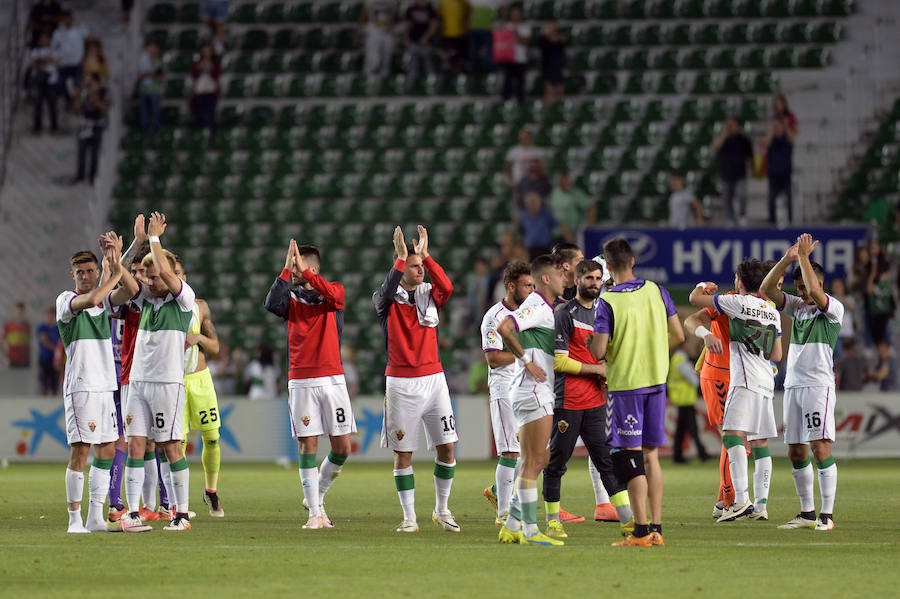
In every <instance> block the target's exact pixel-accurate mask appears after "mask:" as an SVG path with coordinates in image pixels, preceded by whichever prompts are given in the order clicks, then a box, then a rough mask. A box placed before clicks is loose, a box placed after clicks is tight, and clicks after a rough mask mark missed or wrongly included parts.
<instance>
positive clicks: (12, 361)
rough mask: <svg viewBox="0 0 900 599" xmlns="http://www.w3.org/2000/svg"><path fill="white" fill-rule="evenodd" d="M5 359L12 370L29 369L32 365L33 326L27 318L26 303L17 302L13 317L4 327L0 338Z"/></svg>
mask: <svg viewBox="0 0 900 599" xmlns="http://www.w3.org/2000/svg"><path fill="white" fill-rule="evenodd" d="M0 341H2V343H0V346H2V348H3V357H4V358H6V363H7V364H9V365H10V366H11V367H12V368H28V366H29V365H30V364H31V325H30V324H29V323H28V320H26V318H25V304H24V302H17V303H16V309H15V312H14V313H13V317H12V318H10V319H9V320H7V321H6V323H5V324H4V325H3V336H2V338H0Z"/></svg>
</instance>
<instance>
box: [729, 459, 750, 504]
mask: <svg viewBox="0 0 900 599" xmlns="http://www.w3.org/2000/svg"><path fill="white" fill-rule="evenodd" d="M728 467H729V468H730V469H731V484H732V485H733V486H734V502H735V503H737V504H740V505H743V504H745V503H747V502H748V501H749V500H750V497H749V493H748V489H747V452H746V450H744V446H743V445H735V446H734V447H729V448H728Z"/></svg>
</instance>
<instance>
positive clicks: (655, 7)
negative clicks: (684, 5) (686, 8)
mask: <svg viewBox="0 0 900 599" xmlns="http://www.w3.org/2000/svg"><path fill="white" fill-rule="evenodd" d="M649 4H650V16H651V17H653V18H654V19H674V18H675V17H676V16H678V15H677V12H676V6H675V4H676V3H675V2H651V3H649Z"/></svg>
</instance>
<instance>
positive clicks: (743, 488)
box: [57, 213, 843, 546]
mask: <svg viewBox="0 0 900 599" xmlns="http://www.w3.org/2000/svg"><path fill="white" fill-rule="evenodd" d="M165 228H166V221H165V216H164V215H161V214H159V213H153V214H152V215H151V216H150V219H149V226H148V228H147V230H146V232H145V229H144V217H143V216H142V215H140V216H138V217H137V218H136V220H135V239H134V242H133V243H132V245H131V247H129V249H128V251H126V252H125V253H124V254H123V253H122V246H123V243H122V239H121V238H120V237H118V236H117V235H116V234H115V233H112V232H110V233H107V234H105V235H104V236H102V237H101V239H100V246H101V250H102V252H103V258H102V267H103V268H102V273H101V270H100V266H101V261H98V259H97V257H96V256H95V255H94V254H93V253H92V252H79V253H77V254H75V255H74V256H73V257H72V259H71V266H72V276H73V278H74V280H75V283H76V286H75V290H74V291H66V292H63V293H62V294H60V296H59V297H58V298H57V321H58V326H59V329H60V334H61V337H62V339H63V343H64V345H65V349H66V355H67V364H66V371H65V384H64V403H65V414H66V429H67V435H68V440H69V443H70V445H71V447H72V450H71V457H70V461H69V465H68V468H67V470H66V494H67V502H68V505H69V527H68V531H69V532H73V533H77V532H96V531H106V530H110V531H124V532H145V531H149V530H151V526H150V525H149V524H147V522H152V521H157V520H160V519H161V518H162V519H167V520H170V522H169V523H168V525H167V526H165V530H167V531H184V530H189V529H190V528H191V523H190V520H191V517H192V516H193V513H192V512H191V511H190V510H189V506H188V499H189V493H188V479H189V470H188V465H187V462H186V460H185V457H184V440H185V438H186V433H187V431H188V430H191V429H199V430H200V432H201V435H202V439H203V454H202V464H203V467H204V472H205V475H206V490H205V492H204V495H203V498H204V501H205V503H207V504H208V506H209V509H210V514H211V515H212V516H214V517H222V516H224V511H223V509H222V507H221V505H220V502H219V498H218V493H217V484H218V472H219V461H220V451H219V447H218V427H219V424H220V423H219V416H218V405H217V401H216V395H215V390H214V388H213V384H212V377H211V376H210V373H209V369H208V368H207V366H206V358H207V356H211V355H215V354H216V353H217V352H218V347H219V342H218V338H217V336H216V333H215V327H214V326H213V324H212V320H211V316H210V310H209V306H208V304H206V302H204V301H203V300H199V299H197V298H195V294H194V291H193V289H192V288H191V287H190V286H189V285H188V283H187V278H186V276H185V273H184V265H183V263H182V262H181V260H180V259H178V258H177V257H176V256H175V255H174V254H172V253H170V252H168V251H167V250H164V249H163V247H162V245H161V243H160V236H162V235H163V233H164V232H165ZM145 242H149V247H148V248H147V249H142V248H143V246H144V245H145ZM815 247H816V242H815V241H814V240H813V239H812V238H811V237H810V236H809V235H803V236H801V237H800V238H799V239H798V241H797V243H796V244H795V245H794V246H793V247H791V249H790V250H789V251H788V252H787V253H786V254H785V256H784V257H783V258H782V259H781V260H780V261H779V262H777V263H773V264H768V265H766V264H763V263H761V262H759V261H758V260H755V259H748V260H746V261H745V262H743V263H742V264H741V265H740V266H739V267H738V269H737V272H736V275H735V291H734V292H731V293H726V294H716V291H718V289H717V287H716V285H714V284H713V283H700V284H698V285H697V287H696V288H695V289H694V291H693V292H692V293H691V295H690V302H691V303H692V304H694V305H695V306H697V307H699V308H702V309H701V310H700V311H699V312H697V313H695V314H692V315H691V316H690V317H688V319H687V320H686V321H685V325H686V327H687V329H688V331H690V332H691V333H693V334H695V335H696V336H697V337H699V338H701V339H702V340H703V343H704V346H705V350H704V352H705V353H704V356H703V357H702V358H701V363H702V369H701V371H700V380H701V389H702V392H703V396H704V400H705V401H706V404H707V408H708V414H709V419H710V423H711V424H714V425H716V426H717V427H718V430H719V431H720V433H721V435H722V445H723V448H722V457H721V460H720V479H721V480H720V489H719V496H718V498H717V499H718V501H717V503H716V506H715V508H714V516H715V517H716V518H717V520H718V521H719V522H729V521H734V520H738V519H741V518H751V519H755V520H763V521H764V520H767V519H768V514H767V511H766V504H767V501H768V489H769V483H770V481H771V476H772V459H771V456H770V454H769V449H768V439H769V438H772V437H775V436H776V435H777V431H776V425H775V419H774V413H773V408H772V398H773V393H774V376H773V363H774V362H778V361H780V360H781V358H782V347H781V341H780V337H781V318H780V315H779V311H783V312H785V313H786V314H787V315H788V316H790V317H791V318H792V319H793V324H792V335H791V342H790V349H789V351H788V359H787V373H786V375H787V377H786V380H785V389H786V391H785V399H784V425H785V442H786V443H788V444H789V448H790V458H791V460H792V463H793V466H794V468H793V475H794V481H795V484H796V488H797V493H798V495H799V496H800V501H801V511H800V513H799V514H798V515H797V517H796V518H794V519H793V520H791V521H790V522H788V523H786V524H783V525H781V526H779V528H815V529H816V530H831V529H832V528H833V527H834V520H833V504H834V495H835V488H836V481H837V467H836V465H835V462H834V458H833V457H831V442H832V441H833V440H834V406H835V394H834V379H833V375H832V374H831V373H832V368H831V366H832V350H833V348H834V344H835V343H836V340H837V334H838V331H839V329H840V322H841V318H842V315H843V307H842V306H841V304H840V303H839V302H838V301H837V300H835V299H834V298H833V297H831V296H829V295H827V294H825V293H824V291H823V290H822V281H823V279H824V271H823V270H822V268H821V266H819V265H818V264H816V263H814V262H811V260H810V254H811V253H812V251H813V250H814V249H815ZM393 249H394V263H393V265H392V267H391V269H390V270H389V272H388V274H387V276H386V277H385V279H384V283H383V284H382V285H381V287H380V288H379V289H377V290H376V291H375V293H374V295H373V297H372V301H373V304H374V309H375V313H376V315H377V317H378V319H379V321H380V324H381V328H382V332H383V335H384V342H385V350H386V357H387V360H386V362H387V365H386V369H385V377H386V384H385V400H384V417H383V427H382V445H383V447H385V448H389V449H391V450H392V452H393V457H394V470H393V475H394V481H395V484H396V488H397V493H398V498H399V501H400V505H401V508H402V513H403V519H402V522H401V523H400V525H399V526H398V527H397V528H396V530H397V531H398V532H408V533H412V532H416V531H418V530H419V527H418V522H417V517H416V510H415V478H414V474H413V467H412V454H413V452H414V451H415V450H416V449H417V448H418V447H419V431H420V429H421V428H424V430H425V438H426V441H427V446H428V449H429V450H430V449H432V448H433V449H434V450H435V453H436V457H435V460H434V472H433V475H434V485H435V505H434V510H433V512H432V520H433V522H434V523H435V524H436V525H437V526H439V527H441V528H442V529H443V530H445V531H448V532H460V525H459V524H458V523H457V522H456V520H455V518H454V516H453V514H452V512H451V511H450V509H449V498H450V492H451V488H452V485H453V480H454V476H455V470H456V460H455V444H456V442H457V441H458V439H459V437H458V435H457V431H456V422H455V418H454V413H453V407H452V404H451V401H450V392H449V389H448V386H447V382H446V378H445V376H444V372H443V367H442V365H441V362H440V358H439V355H438V326H439V324H440V314H441V309H442V308H443V307H444V306H445V305H446V303H447V301H448V300H449V299H450V296H451V294H452V292H453V284H452V283H451V281H450V278H449V277H448V276H447V274H446V273H445V272H444V270H443V269H442V268H441V267H440V265H439V264H438V263H437V262H436V261H435V259H434V258H433V257H432V256H431V255H430V253H429V243H428V233H427V231H426V229H425V228H424V227H422V226H419V227H418V239H417V240H416V241H415V242H407V241H406V240H405V238H404V235H403V232H402V230H401V229H400V227H397V228H396V229H395V230H394V234H393ZM793 262H799V267H798V268H795V269H794V271H793V274H792V277H793V280H794V281H795V283H796V286H797V288H798V292H799V295H798V296H792V295H789V294H786V293H783V292H782V291H781V282H782V280H783V278H784V275H785V272H786V270H787V268H788V267H789V266H790V265H791V264H792V263H793ZM321 266H322V255H321V253H320V250H319V249H318V248H316V247H315V246H311V245H298V244H297V243H296V241H294V240H293V239H292V240H291V241H290V244H289V247H288V252H287V256H286V259H285V265H284V269H283V270H282V272H281V273H280V275H279V276H278V277H277V278H276V279H275V281H274V282H273V283H272V286H271V288H270V290H269V293H268V295H267V296H266V298H265V303H264V305H265V308H266V309H267V310H268V311H269V312H271V313H273V314H275V315H277V316H278V317H280V318H281V319H283V320H284V321H285V322H286V325H287V326H286V329H287V337H288V363H289V374H288V379H289V382H288V408H289V415H290V422H291V430H292V435H293V436H294V437H295V438H296V439H297V443H298V449H299V455H300V459H299V465H300V466H299V474H300V481H301V488H302V492H303V501H302V504H303V506H304V508H306V509H307V510H308V511H309V514H308V520H307V522H306V524H305V525H303V528H304V529H321V528H331V527H333V526H334V523H333V522H332V520H331V519H330V518H329V516H328V515H327V513H326V511H325V506H324V502H325V495H326V493H327V492H328V490H329V489H330V488H331V486H332V484H333V483H334V481H335V479H336V478H337V477H338V475H339V474H340V473H341V470H342V467H343V465H344V463H345V462H346V460H347V458H348V456H349V454H350V452H351V449H350V436H351V434H352V433H354V432H355V431H356V424H355V420H354V416H353V409H352V406H351V403H350V398H349V394H348V392H347V385H346V382H345V379H344V369H343V365H342V363H341V357H340V344H341V335H342V330H343V324H344V306H345V302H346V295H345V290H344V287H343V286H342V285H341V284H340V283H339V282H336V281H327V280H326V279H324V278H323V277H322V276H321V275H320V269H321ZM633 268H634V256H633V253H632V251H631V247H630V246H629V244H628V243H627V241H625V240H624V239H622V238H615V239H612V240H610V241H608V242H606V243H605V244H604V247H603V253H602V254H601V255H600V256H597V257H596V258H594V259H593V260H585V259H584V255H583V253H582V251H581V250H580V249H579V248H578V247H577V246H575V245H573V244H559V245H558V246H557V247H556V248H554V251H553V252H552V253H551V254H547V255H543V256H539V257H537V258H535V259H534V260H533V261H532V263H531V264H530V265H529V264H525V263H523V262H513V263H510V264H508V265H507V266H506V269H505V270H504V273H503V286H504V291H505V295H504V297H503V299H502V300H501V301H499V302H498V303H497V304H495V305H494V306H492V307H491V308H490V309H489V310H488V311H487V313H486V314H485V315H484V318H483V321H482V324H481V339H482V349H483V350H484V355H485V359H486V361H487V363H488V366H489V380H488V382H489V389H490V414H491V421H492V428H493V436H494V441H495V445H496V450H497V454H498V456H499V460H498V464H497V468H496V477H495V482H494V484H493V485H491V486H489V487H488V488H486V489H485V492H484V494H485V497H486V498H487V499H488V500H489V501H490V502H491V503H492V505H493V506H494V508H495V509H496V520H495V522H496V524H497V526H499V535H498V538H499V540H500V542H501V543H514V544H521V545H544V546H558V545H563V544H564V541H563V540H562V539H564V538H567V536H568V534H567V533H566V531H565V528H564V523H566V522H577V521H581V520H583V518H579V517H576V516H573V515H571V514H569V513H568V512H566V511H565V510H563V509H562V508H561V479H562V476H563V475H564V474H565V472H566V468H567V463H568V461H569V459H570V458H571V456H572V454H573V451H574V449H575V447H576V444H577V443H578V441H579V440H580V441H581V442H583V444H584V446H585V447H586V449H587V451H588V454H589V456H590V460H589V466H590V468H589V471H590V475H591V478H592V482H593V486H594V489H595V495H596V497H595V499H596V506H597V507H596V510H595V514H594V517H595V520H601V521H615V522H618V523H619V532H620V533H621V535H622V536H623V537H624V538H623V539H622V540H620V541H617V542H615V543H613V545H617V546H654V545H663V544H664V541H663V535H662V507H663V474H662V469H661V467H660V462H659V455H658V454H659V451H658V450H659V448H660V447H662V446H664V445H665V444H666V433H665V426H664V425H665V413H666V379H667V375H668V369H669V352H670V351H671V350H672V349H673V348H675V347H678V346H679V345H681V344H682V343H683V342H684V337H685V335H684V330H683V328H682V323H681V320H680V319H679V316H678V313H677V310H676V307H675V304H674V302H673V301H672V299H671V297H670V296H669V293H668V292H667V291H666V290H665V289H664V288H663V287H661V286H660V285H658V284H656V283H654V282H653V281H649V280H644V279H640V278H638V277H636V276H635V274H634V271H633ZM426 272H427V274H428V275H429V278H430V281H431V282H425V280H424V279H425V274H426ZM98 283H99V284H98ZM111 323H114V324H113V325H111ZM322 435H328V436H329V440H330V446H331V451H330V452H329V453H328V455H327V456H326V457H325V458H324V459H323V460H322V462H321V464H319V465H317V457H316V456H317V450H318V438H319V437H320V436H322ZM745 444H746V445H747V446H749V448H750V453H751V455H752V456H753V458H754V465H755V468H754V470H755V472H754V501H753V502H751V501H750V499H749V492H748V491H749V490H748V487H749V484H748V452H747V449H746V448H745ZM91 445H93V446H94V453H95V458H94V461H93V463H92V465H91V468H90V474H89V492H90V504H89V510H88V516H87V521H86V523H85V522H84V521H83V520H82V515H81V507H80V506H81V499H82V494H83V486H84V484H83V479H84V476H83V472H84V467H85V464H86V461H87V458H88V455H89V453H90V446H91ZM809 445H812V452H813V457H814V458H815V460H816V464H817V467H818V472H819V486H820V491H821V494H822V506H821V511H820V513H819V516H818V517H817V516H816V513H815V506H814V492H813V482H814V481H813V470H812V465H811V461H810V457H809V451H808V447H809ZM126 450H127V458H126ZM123 466H124V468H123ZM123 474H124V482H125V495H126V505H127V507H126V505H123V504H122V502H121V488H122V478H123ZM541 474H542V475H543V477H542V495H543V499H544V508H545V513H546V533H544V532H542V531H541V530H540V528H539V527H538V518H537V514H538V480H537V479H538V476H539V475H541ZM157 487H158V492H159V509H157V499H156V496H157ZM107 498H108V499H109V512H108V516H104V514H103V508H104V504H105V503H106V501H107Z"/></svg>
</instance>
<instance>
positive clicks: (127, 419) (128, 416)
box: [125, 414, 134, 426]
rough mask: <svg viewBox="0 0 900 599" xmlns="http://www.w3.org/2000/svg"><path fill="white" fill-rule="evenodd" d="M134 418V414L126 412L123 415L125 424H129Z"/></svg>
mask: <svg viewBox="0 0 900 599" xmlns="http://www.w3.org/2000/svg"><path fill="white" fill-rule="evenodd" d="M132 420H134V416H132V415H131V414H128V415H127V416H125V426H131V421H132Z"/></svg>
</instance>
